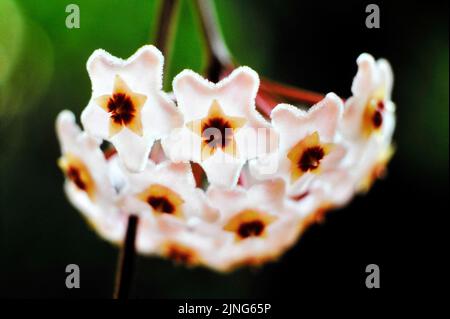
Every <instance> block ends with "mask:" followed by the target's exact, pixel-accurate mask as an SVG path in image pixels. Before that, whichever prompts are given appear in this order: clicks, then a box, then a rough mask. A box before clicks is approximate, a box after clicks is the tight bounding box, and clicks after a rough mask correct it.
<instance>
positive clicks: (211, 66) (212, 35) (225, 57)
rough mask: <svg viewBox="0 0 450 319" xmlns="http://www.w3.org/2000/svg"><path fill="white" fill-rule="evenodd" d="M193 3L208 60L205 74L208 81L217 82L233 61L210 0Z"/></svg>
mask: <svg viewBox="0 0 450 319" xmlns="http://www.w3.org/2000/svg"><path fill="white" fill-rule="evenodd" d="M195 4H196V8H197V11H198V13H199V17H200V25H201V28H202V32H203V35H204V38H205V42H206V49H207V54H208V60H209V61H208V66H207V69H206V75H207V77H208V79H209V80H210V81H213V82H217V81H219V80H220V76H221V74H222V73H223V72H224V71H226V70H229V69H232V68H233V61H232V58H231V55H230V53H229V52H228V49H227V47H226V45H225V41H224V40H223V38H222V35H221V33H220V30H219V24H218V22H217V18H216V15H215V12H214V9H213V4H212V1H211V0H196V1H195Z"/></svg>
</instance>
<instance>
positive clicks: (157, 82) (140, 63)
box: [81, 45, 182, 172]
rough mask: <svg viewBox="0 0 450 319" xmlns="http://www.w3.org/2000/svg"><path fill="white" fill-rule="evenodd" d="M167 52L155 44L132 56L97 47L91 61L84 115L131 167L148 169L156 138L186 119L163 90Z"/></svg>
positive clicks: (87, 123)
mask: <svg viewBox="0 0 450 319" xmlns="http://www.w3.org/2000/svg"><path fill="white" fill-rule="evenodd" d="M163 62H164V59H163V56H162V54H161V52H160V51H159V50H158V49H157V48H155V47H154V46H151V45H146V46H143V47H142V48H140V49H139V50H138V51H137V52H136V53H135V54H133V55H132V56H131V57H130V58H128V59H127V60H122V59H120V58H116V57H114V56H112V55H110V54H109V53H107V52H106V51H104V50H101V49H100V50H96V51H95V52H94V53H93V54H92V55H91V56H90V58H89V60H88V62H87V70H88V73H89V77H90V78H91V82H92V98H91V99H90V101H89V104H88V105H87V107H86V108H85V109H84V111H83V113H82V114H81V122H82V124H83V127H84V128H85V130H86V131H87V132H88V133H89V134H90V135H92V136H95V137H97V138H101V139H104V140H108V141H110V142H111V143H112V144H113V145H114V147H115V148H116V149H117V152H118V154H119V156H120V159H121V160H122V162H123V163H124V164H125V166H126V167H127V169H129V170H130V171H133V172H138V171H141V170H143V169H144V167H145V165H146V163H147V158H148V155H149V153H150V150H151V147H152V145H153V143H154V141H155V140H156V139H159V138H162V137H163V136H165V135H167V134H169V133H170V131H171V130H172V129H173V128H175V127H179V126H180V125H181V123H182V117H181V115H180V114H179V112H178V110H177V108H176V106H175V104H174V103H173V101H172V100H171V99H170V98H169V97H168V95H167V94H166V93H164V92H163V91H162V71H163Z"/></svg>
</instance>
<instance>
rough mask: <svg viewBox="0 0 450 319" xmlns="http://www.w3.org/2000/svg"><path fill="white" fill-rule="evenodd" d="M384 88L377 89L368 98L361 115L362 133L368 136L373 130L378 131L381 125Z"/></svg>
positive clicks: (383, 107) (383, 108)
mask: <svg viewBox="0 0 450 319" xmlns="http://www.w3.org/2000/svg"><path fill="white" fill-rule="evenodd" d="M384 99H385V94H384V90H382V89H380V90H377V91H376V92H375V93H374V95H373V96H372V97H371V98H370V99H369V100H368V102H367V104H366V106H365V109H364V115H363V125H362V127H363V134H364V135H365V136H366V137H368V136H370V135H371V134H372V133H374V132H379V131H380V129H381V127H382V126H383V121H384V110H385V102H384Z"/></svg>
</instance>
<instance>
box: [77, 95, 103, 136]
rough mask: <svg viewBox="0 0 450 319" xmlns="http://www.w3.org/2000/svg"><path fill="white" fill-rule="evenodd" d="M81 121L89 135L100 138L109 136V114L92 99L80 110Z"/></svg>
mask: <svg viewBox="0 0 450 319" xmlns="http://www.w3.org/2000/svg"><path fill="white" fill-rule="evenodd" d="M81 123H82V124H83V128H84V129H85V130H86V132H87V133H88V134H89V135H91V136H94V137H96V138H101V139H107V138H108V137H109V123H110V116H109V115H108V113H107V112H106V111H105V110H103V109H102V108H101V107H99V105H98V104H97V103H96V102H94V101H93V100H91V101H89V104H88V105H87V106H86V108H85V109H84V110H83V112H81Z"/></svg>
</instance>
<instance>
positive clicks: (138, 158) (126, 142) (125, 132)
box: [111, 128, 155, 173]
mask: <svg viewBox="0 0 450 319" xmlns="http://www.w3.org/2000/svg"><path fill="white" fill-rule="evenodd" d="M154 141H155V139H154V138H152V137H146V136H145V137H140V136H138V135H136V134H135V133H133V132H131V131H130V130H129V129H128V128H123V129H122V130H121V131H120V132H119V133H117V134H116V135H114V136H113V137H112V138H111V143H112V144H113V145H114V147H115V148H116V149H117V153H118V154H119V157H120V159H121V161H122V163H123V164H124V165H125V167H126V168H127V169H128V170H129V171H131V172H136V173H137V172H140V171H142V170H143V169H144V168H145V165H146V163H147V161H148V157H149V154H150V150H151V147H152V146H153V143H154Z"/></svg>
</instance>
